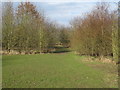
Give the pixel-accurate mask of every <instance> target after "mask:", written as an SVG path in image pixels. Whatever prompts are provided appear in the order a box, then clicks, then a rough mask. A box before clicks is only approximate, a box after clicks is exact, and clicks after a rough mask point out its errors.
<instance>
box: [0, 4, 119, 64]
mask: <svg viewBox="0 0 120 90" xmlns="http://www.w3.org/2000/svg"><path fill="white" fill-rule="evenodd" d="M2 11H3V13H2V47H3V49H4V50H7V51H8V52H10V51H11V50H17V51H18V52H20V53H21V52H23V51H25V52H26V53H30V52H36V53H37V52H38V53H42V52H51V51H52V50H54V49H55V47H56V46H59V45H61V46H63V47H70V48H71V49H72V50H74V51H76V53H78V54H79V55H90V56H114V59H115V60H116V62H118V59H119V53H118V52H119V43H118V42H119V41H118V39H119V31H118V11H117V10H110V7H109V4H107V3H103V2H102V3H98V4H96V6H95V7H94V8H93V9H92V11H90V12H89V13H86V14H84V17H75V18H74V19H72V20H71V21H70V24H71V27H65V26H61V25H59V24H57V23H56V22H54V21H51V20H50V19H48V18H46V17H45V15H44V13H43V12H41V11H40V10H38V9H36V6H35V5H34V4H32V3H30V2H24V3H20V4H19V5H18V7H17V9H16V10H14V8H13V4H12V3H11V2H8V3H5V4H4V5H3V8H2Z"/></svg>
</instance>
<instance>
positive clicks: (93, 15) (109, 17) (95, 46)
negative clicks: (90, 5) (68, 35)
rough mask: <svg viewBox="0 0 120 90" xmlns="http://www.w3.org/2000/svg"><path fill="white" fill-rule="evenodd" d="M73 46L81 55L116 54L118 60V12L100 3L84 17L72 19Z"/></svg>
mask: <svg viewBox="0 0 120 90" xmlns="http://www.w3.org/2000/svg"><path fill="white" fill-rule="evenodd" d="M71 25H72V30H73V34H72V39H71V47H72V48H73V50H75V51H76V52H77V53H78V54H80V55H91V56H114V58H115V60H116V61H117V62H118V38H119V37H118V12H117V10H112V11H111V10H110V7H109V4H107V3H104V2H102V3H98V4H96V6H95V7H94V9H93V10H92V11H91V12H89V13H87V14H86V15H85V17H84V18H81V17H76V18H74V19H73V20H72V21H71Z"/></svg>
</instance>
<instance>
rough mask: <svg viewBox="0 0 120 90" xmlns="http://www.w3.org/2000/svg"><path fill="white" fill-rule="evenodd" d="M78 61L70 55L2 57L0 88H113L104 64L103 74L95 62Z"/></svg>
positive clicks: (114, 84)
mask: <svg viewBox="0 0 120 90" xmlns="http://www.w3.org/2000/svg"><path fill="white" fill-rule="evenodd" d="M82 59H84V57H81V56H76V55H74V54H72V53H65V54H41V55H11V56H3V63H2V64H3V80H2V81H3V82H2V84H3V88H109V87H112V88H116V87H117V84H116V83H111V82H115V81H114V79H113V78H109V77H108V76H106V75H108V74H110V73H109V72H106V71H109V70H110V68H109V65H108V64H106V65H105V67H108V68H105V70H106V71H105V70H102V69H101V67H98V68H95V67H94V65H96V63H85V62H83V61H82ZM97 65H103V64H102V63H97ZM96 67H97V66H96ZM110 75H112V77H114V75H113V74H110ZM108 79H110V80H108ZM111 80H112V81H111Z"/></svg>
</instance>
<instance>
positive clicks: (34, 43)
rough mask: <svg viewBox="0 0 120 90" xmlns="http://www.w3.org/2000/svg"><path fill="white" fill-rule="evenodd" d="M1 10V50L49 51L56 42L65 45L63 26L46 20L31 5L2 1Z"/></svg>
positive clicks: (64, 28)
mask: <svg viewBox="0 0 120 90" xmlns="http://www.w3.org/2000/svg"><path fill="white" fill-rule="evenodd" d="M2 11H3V13H2V26H3V28H2V32H3V37H2V47H3V50H7V51H8V52H10V51H11V50H17V51H19V52H20V53H21V52H23V51H24V52H26V53H29V52H31V51H34V52H36V53H37V52H38V53H39V52H40V53H43V52H51V50H54V47H55V46H56V45H58V44H60V45H63V46H67V43H68V42H69V40H68V34H67V33H66V32H67V30H66V27H64V26H60V25H58V24H57V23H55V22H53V21H50V19H49V18H46V17H45V15H44V13H43V12H42V11H40V10H37V9H36V6H34V4H32V3H30V2H24V3H20V4H19V6H18V7H17V9H16V8H13V3H11V2H6V3H3V8H2Z"/></svg>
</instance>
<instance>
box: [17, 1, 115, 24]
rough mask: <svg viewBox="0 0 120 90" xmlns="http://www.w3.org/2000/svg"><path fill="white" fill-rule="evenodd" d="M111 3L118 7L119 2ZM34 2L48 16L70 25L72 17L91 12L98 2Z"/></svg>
mask: <svg viewBox="0 0 120 90" xmlns="http://www.w3.org/2000/svg"><path fill="white" fill-rule="evenodd" d="M109 3H110V6H111V9H115V8H116V6H117V4H115V3H113V2H109ZM17 4H18V3H17ZM17 4H15V6H17ZM34 4H35V5H36V6H37V9H38V10H39V9H41V10H42V11H44V13H45V16H46V17H48V18H50V19H51V20H53V21H56V22H58V23H60V24H63V25H69V21H70V20H71V19H72V18H74V17H76V16H84V14H85V13H87V12H90V11H91V10H92V9H93V8H94V6H95V5H96V2H57V3H56V2H34Z"/></svg>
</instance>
